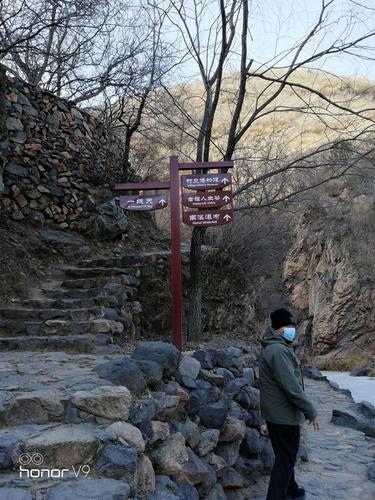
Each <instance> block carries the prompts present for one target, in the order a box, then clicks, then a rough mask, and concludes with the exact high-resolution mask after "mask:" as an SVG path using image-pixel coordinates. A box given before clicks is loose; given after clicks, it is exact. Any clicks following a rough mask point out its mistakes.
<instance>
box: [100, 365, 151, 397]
mask: <svg viewBox="0 0 375 500" xmlns="http://www.w3.org/2000/svg"><path fill="white" fill-rule="evenodd" d="M95 371H96V373H98V374H99V375H100V376H101V377H103V378H105V379H107V380H110V381H111V382H113V383H114V384H116V385H124V386H125V387H127V388H128V389H129V391H131V392H132V393H133V394H135V395H139V394H142V393H143V392H144V390H145V389H146V381H145V379H144V377H143V375H142V372H141V370H140V368H139V366H138V365H137V363H136V362H135V361H134V360H132V359H129V358H126V357H124V358H120V359H116V360H113V361H108V362H106V363H103V364H101V365H98V366H96V367H95Z"/></svg>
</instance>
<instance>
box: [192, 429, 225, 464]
mask: <svg viewBox="0 0 375 500" xmlns="http://www.w3.org/2000/svg"><path fill="white" fill-rule="evenodd" d="M219 437H220V431H219V430H218V429H208V430H207V431H203V432H202V434H201V435H200V440H199V444H198V446H197V453H198V455H199V456H200V457H203V456H204V455H207V453H209V452H210V451H212V450H213V449H214V448H216V446H217V444H218V442H219Z"/></svg>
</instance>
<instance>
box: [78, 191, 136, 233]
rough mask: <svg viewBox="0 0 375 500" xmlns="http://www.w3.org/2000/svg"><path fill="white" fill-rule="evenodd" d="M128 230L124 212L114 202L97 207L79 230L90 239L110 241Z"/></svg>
mask: <svg viewBox="0 0 375 500" xmlns="http://www.w3.org/2000/svg"><path fill="white" fill-rule="evenodd" d="M127 228H128V219H127V217H126V216H125V214H124V211H123V209H122V208H121V207H119V206H118V205H117V204H116V202H115V200H111V201H107V202H105V203H102V204H100V205H97V207H96V212H95V213H92V214H91V215H90V216H89V217H88V218H87V219H86V220H85V221H84V222H82V224H81V227H80V229H81V230H82V231H83V232H85V233H86V235H87V236H88V237H90V238H94V239H97V240H99V241H102V240H108V239H109V240H111V239H114V238H117V237H118V236H121V235H122V234H123V233H125V232H126V230H127Z"/></svg>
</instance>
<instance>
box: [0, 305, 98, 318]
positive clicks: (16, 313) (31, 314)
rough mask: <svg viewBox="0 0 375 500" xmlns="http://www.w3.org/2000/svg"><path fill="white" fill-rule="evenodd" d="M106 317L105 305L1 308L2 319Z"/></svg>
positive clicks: (0, 315) (0, 316)
mask: <svg viewBox="0 0 375 500" xmlns="http://www.w3.org/2000/svg"><path fill="white" fill-rule="evenodd" d="M103 317H104V307H103V306H95V307H87V308H83V309H79V308H76V309H54V308H39V309H38V308H27V307H24V308H19V307H11V308H10V307H9V308H4V307H3V308H0V318H1V319H17V320H33V319H36V320H40V321H47V320H49V319H58V318H60V319H65V320H71V321H84V320H89V319H97V318H103Z"/></svg>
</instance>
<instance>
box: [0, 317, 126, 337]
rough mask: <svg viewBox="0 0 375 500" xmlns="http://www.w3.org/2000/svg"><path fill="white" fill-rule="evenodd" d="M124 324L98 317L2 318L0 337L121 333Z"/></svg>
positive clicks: (0, 321)
mask: <svg viewBox="0 0 375 500" xmlns="http://www.w3.org/2000/svg"><path fill="white" fill-rule="evenodd" d="M123 330H124V326H123V324H122V323H120V322H119V321H113V320H108V319H96V320H88V321H65V320H61V319H50V320H47V321H44V322H43V321H22V320H11V319H9V320H0V337H7V336H9V334H12V335H23V336H24V335H25V334H26V335H51V336H52V335H84V334H87V333H92V334H95V333H113V334H117V333H121V332H122V331H123Z"/></svg>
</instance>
